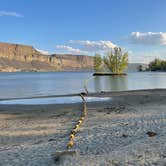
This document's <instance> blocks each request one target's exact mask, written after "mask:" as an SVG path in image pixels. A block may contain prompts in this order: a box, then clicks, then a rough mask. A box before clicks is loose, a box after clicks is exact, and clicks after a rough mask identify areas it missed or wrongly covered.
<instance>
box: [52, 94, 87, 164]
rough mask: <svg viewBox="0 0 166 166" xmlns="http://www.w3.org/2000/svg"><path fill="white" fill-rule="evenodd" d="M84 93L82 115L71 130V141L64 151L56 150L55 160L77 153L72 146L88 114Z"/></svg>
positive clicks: (82, 95)
mask: <svg viewBox="0 0 166 166" xmlns="http://www.w3.org/2000/svg"><path fill="white" fill-rule="evenodd" d="M84 95H85V94H84V93H81V94H79V96H80V97H81V98H82V103H83V108H82V115H81V117H80V118H79V120H78V122H77V123H76V124H75V126H74V128H73V129H72V130H71V132H70V135H69V141H68V143H67V145H66V150H64V151H62V152H56V154H55V161H56V162H57V161H59V160H60V157H61V156H64V155H72V156H73V155H76V151H71V148H72V147H73V146H74V145H75V143H74V139H75V137H76V134H77V133H78V132H79V131H80V127H81V126H82V124H83V122H84V120H85V118H86V115H87V104H86V100H85V97H84Z"/></svg>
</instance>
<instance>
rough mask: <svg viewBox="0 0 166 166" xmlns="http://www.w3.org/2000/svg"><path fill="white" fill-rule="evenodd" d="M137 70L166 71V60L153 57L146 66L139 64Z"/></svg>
mask: <svg viewBox="0 0 166 166" xmlns="http://www.w3.org/2000/svg"><path fill="white" fill-rule="evenodd" d="M138 71H166V60H161V59H154V60H153V61H151V62H150V63H149V65H148V67H145V66H144V65H139V66H138Z"/></svg>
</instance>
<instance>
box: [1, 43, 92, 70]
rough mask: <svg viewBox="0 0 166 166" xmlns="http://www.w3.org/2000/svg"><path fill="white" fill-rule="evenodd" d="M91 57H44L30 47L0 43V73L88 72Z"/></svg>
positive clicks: (57, 55)
mask: <svg viewBox="0 0 166 166" xmlns="http://www.w3.org/2000/svg"><path fill="white" fill-rule="evenodd" d="M92 67H93V57H91V56H84V55H69V54H53V55H44V54H42V53H41V52H39V51H37V50H36V49H34V48H33V47H32V46H26V45H20V44H9V43H0V71H7V72H13V71H63V70H85V69H86V70H88V69H92Z"/></svg>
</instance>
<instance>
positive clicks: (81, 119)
mask: <svg viewBox="0 0 166 166" xmlns="http://www.w3.org/2000/svg"><path fill="white" fill-rule="evenodd" d="M80 96H81V98H82V101H83V113H82V115H81V117H80V118H79V120H78V123H76V125H75V127H74V128H73V130H72V131H71V133H70V136H69V142H68V143H67V149H70V148H72V147H73V146H74V138H75V136H76V133H77V132H78V131H79V130H80V127H81V125H82V123H83V121H84V120H85V117H86V115H87V106H86V100H85V98H84V96H83V95H82V94H80Z"/></svg>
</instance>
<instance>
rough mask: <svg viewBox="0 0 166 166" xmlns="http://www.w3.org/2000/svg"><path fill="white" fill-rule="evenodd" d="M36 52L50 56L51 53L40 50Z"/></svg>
mask: <svg viewBox="0 0 166 166" xmlns="http://www.w3.org/2000/svg"><path fill="white" fill-rule="evenodd" d="M36 50H37V51H38V52H40V53H42V54H45V55H49V52H48V51H44V50H40V49H37V48H36Z"/></svg>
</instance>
